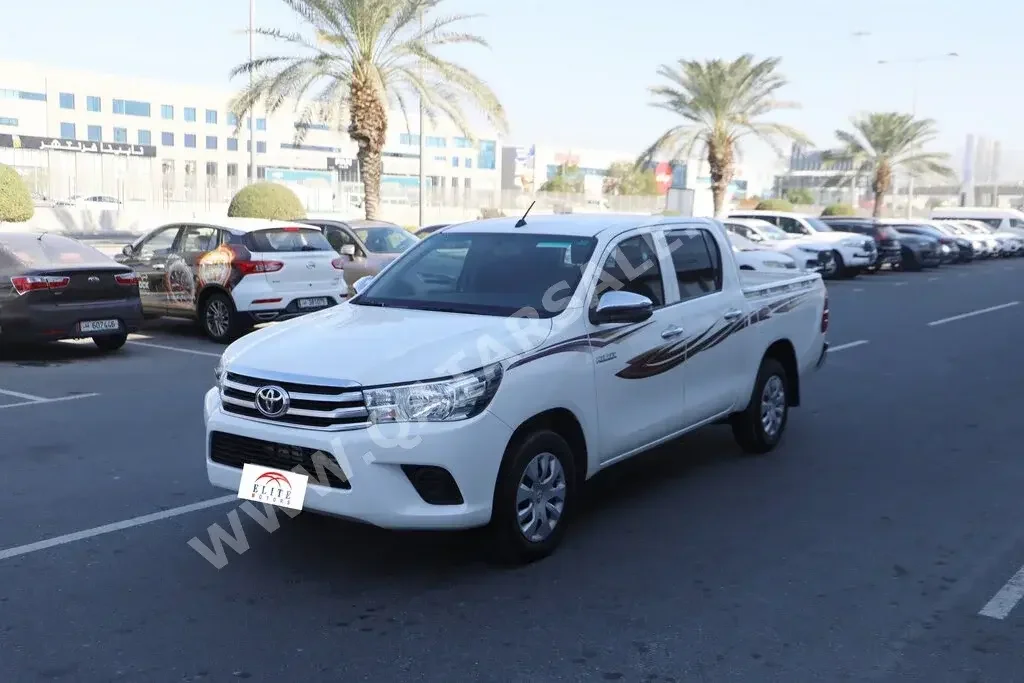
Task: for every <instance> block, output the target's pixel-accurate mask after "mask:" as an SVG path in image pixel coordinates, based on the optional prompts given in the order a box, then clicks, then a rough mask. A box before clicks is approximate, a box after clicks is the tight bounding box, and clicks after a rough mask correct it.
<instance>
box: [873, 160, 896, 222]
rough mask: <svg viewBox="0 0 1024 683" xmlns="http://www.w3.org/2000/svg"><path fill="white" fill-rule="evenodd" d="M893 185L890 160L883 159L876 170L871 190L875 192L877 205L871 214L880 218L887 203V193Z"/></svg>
mask: <svg viewBox="0 0 1024 683" xmlns="http://www.w3.org/2000/svg"><path fill="white" fill-rule="evenodd" d="M891 187H892V167H891V166H889V162H888V161H887V160H885V159H882V160H881V161H879V162H878V168H877V169H876V170H875V178H874V180H873V181H872V183H871V190H872V191H873V192H874V193H875V206H874V208H873V209H872V210H871V215H872V216H874V217H875V218H878V217H880V216H881V215H882V208H883V205H884V204H885V193H886V192H888V191H889V190H890V188H891Z"/></svg>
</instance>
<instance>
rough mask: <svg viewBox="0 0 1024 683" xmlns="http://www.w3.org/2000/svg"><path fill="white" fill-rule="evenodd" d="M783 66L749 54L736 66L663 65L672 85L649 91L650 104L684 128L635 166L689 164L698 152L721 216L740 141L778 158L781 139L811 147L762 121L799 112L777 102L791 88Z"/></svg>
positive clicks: (674, 130)
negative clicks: (661, 160) (764, 147)
mask: <svg viewBox="0 0 1024 683" xmlns="http://www.w3.org/2000/svg"><path fill="white" fill-rule="evenodd" d="M779 62H780V59H779V58H778V57H773V58H771V59H765V60H762V61H756V60H755V59H754V56H753V55H749V54H747V55H743V56H741V57H739V58H738V59H736V60H733V61H728V60H721V59H712V60H708V61H705V62H700V61H697V60H686V59H680V60H679V62H678V63H677V64H676V65H667V64H666V65H662V66H661V67H660V68H659V69H658V75H659V76H661V77H662V78H664V79H665V80H667V81H668V82H669V84H668V85H662V86H657V87H654V88H651V90H650V92H651V95H653V96H654V98H655V101H654V102H652V103H651V104H652V106H654V107H657V108H659V109H666V110H668V111H670V112H672V113H673V114H676V115H678V116H680V117H681V118H682V119H683V120H684V123H682V124H680V125H678V126H674V127H673V128H670V129H669V130H668V131H667V132H665V133H664V134H663V135H662V136H661V137H660V138H658V139H657V140H655V142H654V144H652V145H651V146H650V147H648V148H647V149H646V150H645V151H644V152H643V153H642V154H641V155H640V157H639V158H638V159H637V162H636V165H637V166H638V167H640V166H645V165H647V164H649V163H651V162H654V161H655V160H656V159H657V158H658V157H663V156H666V155H667V156H668V157H669V158H670V159H672V160H676V159H683V160H686V159H690V158H692V156H693V154H694V153H695V152H696V151H698V150H699V151H700V152H701V154H702V156H705V157H706V158H707V160H708V168H709V170H710V172H711V193H712V198H713V199H714V204H715V215H716V216H718V215H721V213H722V211H723V210H724V208H725V207H724V204H725V194H726V191H727V190H728V188H729V183H730V182H732V178H733V174H734V172H735V162H736V158H737V156H738V155H739V152H740V149H739V143H740V140H742V139H743V138H745V137H747V136H753V137H754V138H756V139H759V140H762V141H764V142H766V143H768V145H770V146H771V147H772V149H774V150H775V151H776V153H777V154H779V155H782V154H783V151H782V149H781V148H780V147H779V145H778V144H777V142H776V139H777V138H784V139H788V140H792V141H794V142H800V143H804V144H806V143H807V138H805V137H804V135H803V134H802V133H800V132H799V131H797V130H795V129H793V128H791V127H790V126H787V125H784V124H781V123H768V122H763V121H760V119H761V117H763V116H764V115H766V114H769V113H771V112H773V111H777V110H779V109H796V108H798V107H799V105H797V104H794V103H791V102H783V101H780V100H777V99H776V95H777V93H778V91H779V90H781V89H782V88H783V87H785V86H786V84H787V81H786V79H785V78H784V77H783V76H782V75H781V74H779V73H778V70H777V69H778V66H779Z"/></svg>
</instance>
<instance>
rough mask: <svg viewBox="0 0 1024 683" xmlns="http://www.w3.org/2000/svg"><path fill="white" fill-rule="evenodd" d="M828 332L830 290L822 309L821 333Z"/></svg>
mask: <svg viewBox="0 0 1024 683" xmlns="http://www.w3.org/2000/svg"><path fill="white" fill-rule="evenodd" d="M826 332H828V292H825V306H824V308H822V309H821V333H822V334H825V333H826Z"/></svg>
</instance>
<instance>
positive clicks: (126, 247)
mask: <svg viewBox="0 0 1024 683" xmlns="http://www.w3.org/2000/svg"><path fill="white" fill-rule="evenodd" d="M121 254H122V255H124V256H133V255H134V254H135V250H134V249H132V245H130V244H126V245H124V248H123V249H122V250H121Z"/></svg>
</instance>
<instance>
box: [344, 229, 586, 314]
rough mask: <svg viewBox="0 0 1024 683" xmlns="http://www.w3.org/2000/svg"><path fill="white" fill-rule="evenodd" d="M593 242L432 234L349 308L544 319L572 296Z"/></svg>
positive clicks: (545, 237)
mask: <svg viewBox="0 0 1024 683" xmlns="http://www.w3.org/2000/svg"><path fill="white" fill-rule="evenodd" d="M596 244H597V240H596V239H594V238H592V237H572V236H565V235H536V234H509V233H456V234H451V233H438V234H435V235H434V236H432V237H431V238H430V239H429V240H423V241H421V242H419V243H418V244H417V245H416V246H415V247H414V248H413V249H411V250H410V251H409V252H408V253H406V254H405V255H404V256H402V257H401V258H399V259H398V261H396V262H395V264H394V265H393V266H392V267H391V268H388V269H387V270H385V271H383V272H382V273H381V274H380V275H379V276H377V278H375V279H374V280H373V281H372V282H371V283H370V286H369V287H368V288H367V289H366V290H365V291H364V292H363V293H362V294H360V295H359V296H357V297H355V298H354V299H352V303H353V304H355V305H359V306H384V307H388V308H411V309H415V310H423V311H443V312H448V313H469V314H474V315H493V316H512V315H515V314H517V313H520V312H523V311H524V310H530V309H532V311H534V312H536V314H537V316H539V317H541V318H551V317H554V316H556V315H558V314H559V313H561V312H562V310H564V308H565V305H566V304H567V303H568V301H569V299H570V298H571V296H572V294H573V293H574V292H575V291H576V287H577V286H578V285H579V283H580V279H581V278H582V276H583V268H584V266H586V264H587V263H588V262H589V261H590V257H591V255H592V254H593V252H594V247H595V245H596ZM555 300H557V301H555ZM558 302H561V303H558ZM531 315H532V313H531Z"/></svg>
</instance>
